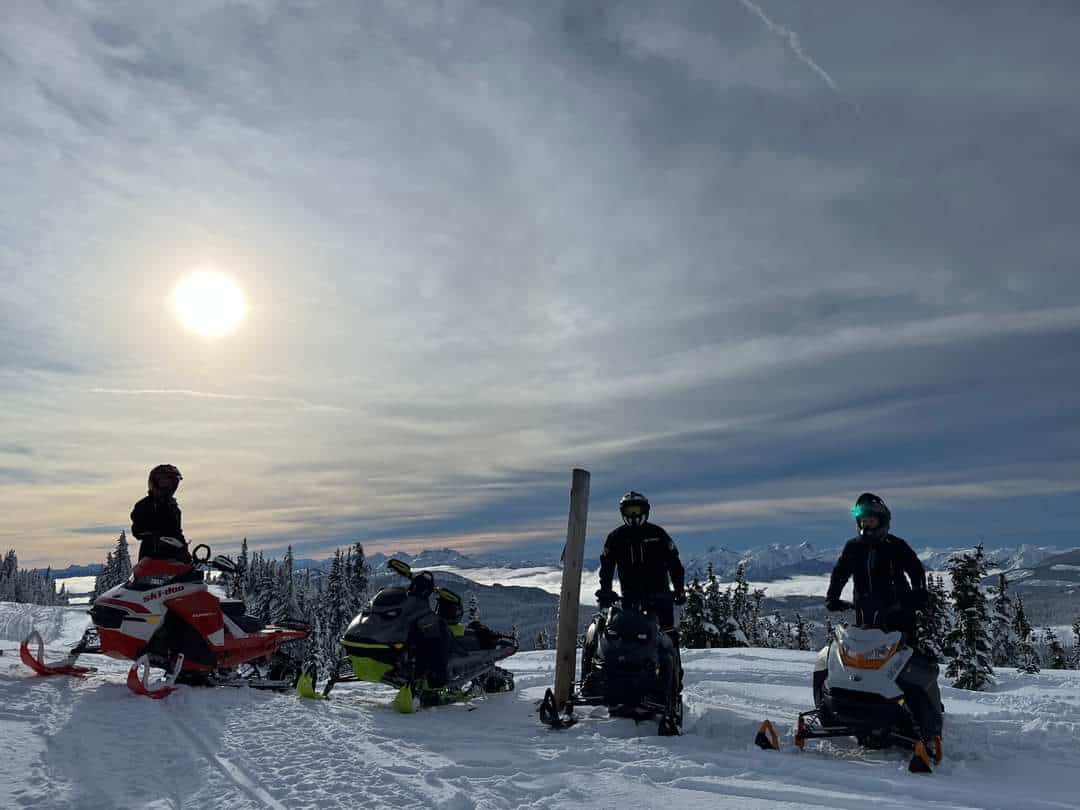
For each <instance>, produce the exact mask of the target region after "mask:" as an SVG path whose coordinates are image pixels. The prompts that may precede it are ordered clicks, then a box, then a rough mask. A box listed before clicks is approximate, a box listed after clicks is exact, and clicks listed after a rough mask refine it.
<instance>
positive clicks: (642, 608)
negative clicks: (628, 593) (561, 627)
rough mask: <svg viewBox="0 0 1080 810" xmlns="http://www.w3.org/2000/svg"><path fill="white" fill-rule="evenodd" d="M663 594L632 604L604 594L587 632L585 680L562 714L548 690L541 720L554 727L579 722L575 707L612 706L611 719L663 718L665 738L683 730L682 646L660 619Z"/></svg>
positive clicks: (661, 728)
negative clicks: (659, 601)
mask: <svg viewBox="0 0 1080 810" xmlns="http://www.w3.org/2000/svg"><path fill="white" fill-rule="evenodd" d="M664 598H667V599H670V598H671V597H670V596H668V595H665V594H658V595H656V596H653V597H651V598H649V599H645V600H638V601H636V602H631V601H630V600H628V599H623V598H621V597H619V596H618V595H617V594H615V593H614V592H609V593H608V594H606V595H601V599H600V601H601V610H600V612H598V613H597V614H596V615H595V616H593V620H592V623H591V624H590V625H589V628H588V629H587V630H586V631H585V645H584V646H583V647H582V650H581V681H580V682H579V683H578V684H577V689H576V690H575V692H574V694H573V695H572V696H571V697H570V699H569V700H568V701H567V703H566V704H565V705H564V706H563V711H562V712H560V711H559V709H558V707H557V705H556V702H555V695H554V693H553V692H552V691H551V690H550V689H549V690H547V693H546V694H545V695H544V701H543V703H542V704H541V706H540V720H541V721H542V722H543V723H545V724H547V725H548V726H551V727H552V728H565V727H567V726H569V725H572V724H573V723H574V722H576V718H575V717H574V714H573V708H574V706H607V707H608V713H609V715H610V716H612V717H629V718H632V719H633V720H634V721H635V722H640V721H642V720H648V719H652V718H659V728H658V731H659V733H660V734H661V735H662V736H677V735H679V734H681V733H682V722H683V702H682V683H681V680H682V679H681V671H682V664H681V658H680V655H679V649H678V647H677V646H676V645H675V644H674V643H672V640H671V637H670V636H669V635H668V634H667V633H665V632H664V631H663V629H662V628H661V627H660V623H659V621H658V620H657V617H656V613H657V612H656V609H655V606H656V603H657V601H658V600H659V599H664Z"/></svg>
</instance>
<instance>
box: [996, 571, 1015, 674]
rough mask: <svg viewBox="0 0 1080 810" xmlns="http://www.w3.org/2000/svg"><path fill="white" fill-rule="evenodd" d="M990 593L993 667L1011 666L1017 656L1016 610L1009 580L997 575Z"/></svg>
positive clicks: (1001, 574) (1003, 575)
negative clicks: (992, 601)
mask: <svg viewBox="0 0 1080 810" xmlns="http://www.w3.org/2000/svg"><path fill="white" fill-rule="evenodd" d="M990 593H991V596H992V597H993V599H994V603H993V609H992V612H991V618H990V638H991V641H992V644H993V647H992V650H991V654H992V656H993V662H994V666H995V667H1007V666H1012V665H1013V664H1014V662H1015V661H1016V654H1017V640H1016V630H1015V628H1014V626H1013V625H1014V624H1015V623H1016V608H1015V607H1014V605H1013V600H1012V596H1011V595H1010V594H1009V580H1008V579H1007V578H1006V577H1005V574H1004V573H1000V574H998V584H997V586H996V587H993V588H991V589H990Z"/></svg>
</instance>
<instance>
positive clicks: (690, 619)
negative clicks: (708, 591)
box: [679, 577, 708, 650]
mask: <svg viewBox="0 0 1080 810" xmlns="http://www.w3.org/2000/svg"><path fill="white" fill-rule="evenodd" d="M706 621H707V619H706V616H705V594H704V593H703V590H702V587H701V583H700V582H699V581H698V578H697V577H694V578H693V580H691V582H690V584H689V585H688V586H687V588H686V608H685V609H684V610H683V614H682V621H681V622H680V623H679V636H680V638H681V639H682V646H683V647H685V648H686V649H688V650H698V649H702V648H703V647H705V645H706V644H707V643H708V638H707V635H706V632H705V622H706Z"/></svg>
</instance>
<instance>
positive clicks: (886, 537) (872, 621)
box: [825, 492, 926, 640]
mask: <svg viewBox="0 0 1080 810" xmlns="http://www.w3.org/2000/svg"><path fill="white" fill-rule="evenodd" d="M851 511H852V514H854V515H855V524H856V526H857V527H858V530H859V534H858V535H857V536H855V537H853V538H852V539H851V540H849V541H848V542H847V545H845V546H844V550H843V552H841V554H840V559H839V560H837V562H836V567H834V568H833V572H832V577H831V579H830V580H829V591H828V594H827V596H826V598H825V606H826V607H827V608H828V609H829V610H844V609H846V608H847V603H845V602H844V601H843V600H842V599H841V598H840V594H841V593H842V592H843V590H844V586H845V585H846V584H847V581H848V580H849V579H854V600H853V601H854V603H855V604H854V608H855V623H856V624H858V625H860V626H862V627H877V628H880V629H882V630H885V631H891V630H899V631H901V632H902V633H904V634H906V635H907V636H908V638H909V639H912V640H914V636H915V611H916V610H919V609H921V608H923V607H925V606H926V572H925V571H924V570H923V564H922V562H921V561H920V560H919V557H918V555H916V554H915V552H914V551H912V549H911V546H909V545H908V544H907V543H906V542H905V541H904V540H902V539H901V538H899V537H897V536H895V535H893V534H890V533H889V523H890V521H891V519H892V515H891V513H890V512H889V507H888V506H886V505H885V501H883V500H882V499H881V498H879V497H878V496H877V495H874V494H873V493H870V492H864V493H863V494H862V495H860V496H859V499H858V500H857V501H856V502H855V508H854V509H852V510H851Z"/></svg>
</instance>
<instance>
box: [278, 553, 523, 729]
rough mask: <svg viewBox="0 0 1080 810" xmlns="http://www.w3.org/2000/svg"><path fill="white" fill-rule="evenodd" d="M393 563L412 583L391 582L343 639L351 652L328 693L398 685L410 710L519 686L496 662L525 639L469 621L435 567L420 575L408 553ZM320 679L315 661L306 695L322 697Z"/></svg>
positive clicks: (302, 690)
mask: <svg viewBox="0 0 1080 810" xmlns="http://www.w3.org/2000/svg"><path fill="white" fill-rule="evenodd" d="M387 565H388V567H389V568H390V569H391V570H392V571H395V572H396V573H398V574H400V575H401V576H403V577H404V578H406V579H407V580H408V581H409V584H408V585H407V586H391V587H387V588H383V589H382V590H380V591H379V592H378V593H377V594H375V598H374V599H372V600H371V603H370V604H369V605H368V607H367V608H365V609H364V610H363V612H361V614H360V615H359V616H357V617H356V618H355V619H353V621H352V623H351V624H350V625H349V627H348V629H347V630H346V631H345V636H344V638H342V639H341V645H342V647H343V648H344V650H345V655H344V656H343V657H342V659H341V661H340V662H339V663H338V666H337V668H336V669H335V671H334V672H332V673H331V674H330V678H329V680H327V682H326V686H325V687H324V688H323V690H322V695H321V696H322V697H324V698H325V697H327V696H329V694H330V690H331V689H333V688H334V686H335V684H338V683H342V682H356V681H368V682H372V683H383V684H386V685H388V686H395V687H397V688H398V694H397V696H396V697H395V698H394V702H393V706H394V708H395V709H397V710H398V711H399V712H402V713H405V714H409V713H412V712H414V711H415V710H416V708H417V706H418V705H419V706H436V705H442V704H446V703H453V702H456V701H460V700H467V699H469V698H472V697H476V696H478V695H480V694H484V693H490V692H509V691H512V690H513V688H514V676H513V674H512V673H510V672H508V671H507V670H505V669H502V668H501V667H498V666H496V664H497V663H498V662H499V661H501V660H503V659H504V658H508V657H510V656H511V655H513V654H514V653H515V652H517V650H518V642H517V640H516V639H514V638H512V637H510V636H508V635H504V634H502V633H498V632H495V631H493V630H491V629H489V628H488V627H486V626H484V625H482V624H480V623H479V622H470V623H469V624H468V625H463V624H462V623H461V619H462V616H463V613H464V610H463V607H462V603H461V597H460V596H458V594H456V593H454V592H453V591H451V590H449V589H448V588H441V587H436V586H435V578H434V577H433V576H432V575H431V572H429V571H421V572H419V573H416V574H414V573H413V572H412V569H410V568H409V566H408V565H407V564H406V563H404V562H401V561H400V560H390V561H389V563H387ZM433 597H434V598H435V608H434V610H433V609H432V598H433ZM315 682H316V673H315V670H314V667H313V666H309V667H308V668H307V669H306V670H305V672H304V674H303V675H302V676H301V678H300V680H299V682H298V683H297V692H298V693H299V694H300V695H301V697H308V698H317V697H319V695H318V694H316V692H315Z"/></svg>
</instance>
